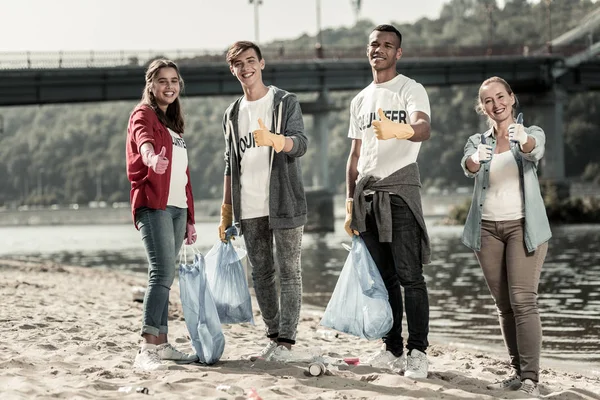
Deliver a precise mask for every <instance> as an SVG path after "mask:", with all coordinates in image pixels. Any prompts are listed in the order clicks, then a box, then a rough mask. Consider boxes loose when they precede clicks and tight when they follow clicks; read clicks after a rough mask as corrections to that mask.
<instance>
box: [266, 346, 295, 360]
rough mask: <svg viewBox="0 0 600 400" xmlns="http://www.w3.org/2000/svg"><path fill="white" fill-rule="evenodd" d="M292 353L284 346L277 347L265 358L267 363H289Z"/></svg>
mask: <svg viewBox="0 0 600 400" xmlns="http://www.w3.org/2000/svg"><path fill="white" fill-rule="evenodd" d="M291 359H292V352H291V351H290V349H288V348H287V347H285V346H281V345H280V346H277V347H276V348H275V350H273V351H272V352H271V354H269V356H268V357H267V358H266V360H267V361H279V362H287V361H291Z"/></svg>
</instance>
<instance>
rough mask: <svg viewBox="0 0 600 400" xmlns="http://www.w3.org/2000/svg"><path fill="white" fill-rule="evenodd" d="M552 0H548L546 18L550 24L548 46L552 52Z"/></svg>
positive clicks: (549, 51)
mask: <svg viewBox="0 0 600 400" xmlns="http://www.w3.org/2000/svg"><path fill="white" fill-rule="evenodd" d="M551 3H552V0H546V19H547V22H546V23H547V24H548V43H547V44H546V46H547V48H548V53H552V9H551V8H550V4H551Z"/></svg>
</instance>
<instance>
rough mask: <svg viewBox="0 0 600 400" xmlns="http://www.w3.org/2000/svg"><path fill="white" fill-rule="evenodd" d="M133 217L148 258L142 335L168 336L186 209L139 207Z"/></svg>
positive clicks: (185, 222) (185, 221)
mask: <svg viewBox="0 0 600 400" xmlns="http://www.w3.org/2000/svg"><path fill="white" fill-rule="evenodd" d="M135 215H136V226H137V227H138V229H139V230H140V233H141V234H142V242H143V243H144V247H145V248H146V256H147V257H148V288H147V289H146V295H145V297H144V314H143V327H142V334H146V333H147V334H150V335H153V336H158V335H159V334H161V333H164V334H166V333H167V332H168V328H167V318H168V316H169V293H170V291H171V285H172V284H173V279H174V278H175V271H176V269H175V263H176V261H177V254H179V249H180V248H181V245H182V243H183V238H184V236H185V228H186V224H187V209H186V208H179V207H173V206H167V209H166V210H155V209H152V208H147V207H142V208H139V209H137V210H136V213H135Z"/></svg>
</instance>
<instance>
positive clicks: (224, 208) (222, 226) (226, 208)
mask: <svg viewBox="0 0 600 400" xmlns="http://www.w3.org/2000/svg"><path fill="white" fill-rule="evenodd" d="M232 222H233V208H232V207H231V204H222V205H221V222H220V223H219V239H221V242H223V243H227V239H226V238H225V230H227V228H229V227H230V226H231V223H232ZM231 238H232V239H233V240H235V238H234V237H233V236H232V237H231Z"/></svg>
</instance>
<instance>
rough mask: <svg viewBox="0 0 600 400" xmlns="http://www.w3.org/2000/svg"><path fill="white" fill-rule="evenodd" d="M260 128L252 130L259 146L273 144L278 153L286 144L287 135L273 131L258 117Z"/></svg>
mask: <svg viewBox="0 0 600 400" xmlns="http://www.w3.org/2000/svg"><path fill="white" fill-rule="evenodd" d="M258 126H259V127H260V128H259V129H257V130H255V131H254V132H252V134H253V135H254V141H255V142H256V144H257V145H259V146H271V147H272V148H274V149H275V151H276V152H277V153H279V152H280V151H281V150H283V147H284V146H285V136H283V135H276V134H274V133H271V131H269V129H267V127H266V126H265V124H264V122H263V120H262V119H261V118H259V119H258Z"/></svg>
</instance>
